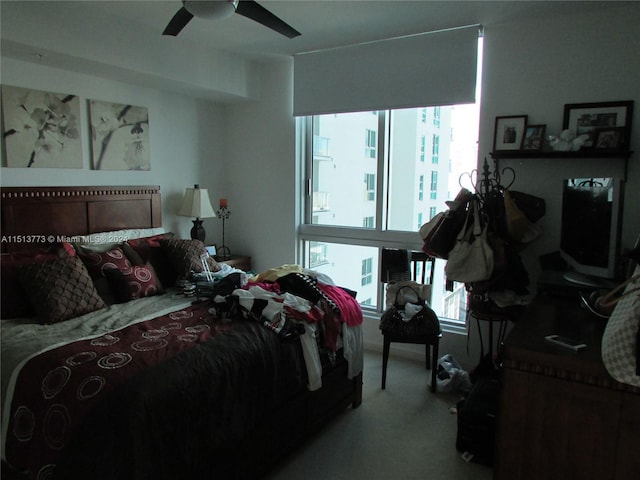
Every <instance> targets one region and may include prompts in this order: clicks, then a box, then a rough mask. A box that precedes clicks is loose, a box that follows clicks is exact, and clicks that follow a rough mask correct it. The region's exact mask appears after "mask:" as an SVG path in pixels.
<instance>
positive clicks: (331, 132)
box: [299, 105, 478, 331]
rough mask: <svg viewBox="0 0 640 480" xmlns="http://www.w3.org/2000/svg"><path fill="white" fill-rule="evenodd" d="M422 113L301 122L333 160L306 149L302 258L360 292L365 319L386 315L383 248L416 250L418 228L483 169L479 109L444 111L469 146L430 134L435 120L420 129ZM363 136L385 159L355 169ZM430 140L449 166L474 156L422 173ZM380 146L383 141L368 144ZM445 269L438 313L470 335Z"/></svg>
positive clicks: (444, 124)
mask: <svg viewBox="0 0 640 480" xmlns="http://www.w3.org/2000/svg"><path fill="white" fill-rule="evenodd" d="M422 111H423V109H422V108H418V109H399V110H387V111H378V112H377V114H376V115H375V116H374V115H371V112H368V111H367V112H355V113H340V114H330V115H316V116H312V117H306V118H305V119H303V122H302V124H303V125H304V124H306V127H305V128H304V130H303V131H305V132H307V135H308V137H307V138H308V140H307V142H311V136H312V135H316V136H317V137H319V138H323V139H326V140H325V141H323V144H325V145H330V146H331V158H330V161H328V160H327V158H325V157H317V156H314V155H313V149H312V148H309V149H308V150H307V157H306V158H307V161H306V167H305V175H304V179H305V180H304V184H305V186H306V185H308V186H310V191H308V192H307V193H306V195H305V199H306V200H305V206H304V208H303V210H304V212H305V217H304V219H303V221H302V222H301V225H300V229H299V238H300V241H301V243H300V245H301V251H302V252H303V257H302V258H301V260H300V261H301V263H302V264H303V265H304V266H307V265H309V266H311V265H313V266H314V267H313V268H314V269H316V270H318V271H320V272H322V273H325V274H327V275H329V276H330V277H331V278H332V279H333V280H334V281H335V282H336V283H337V284H339V285H341V286H344V287H346V288H350V289H352V290H355V291H357V297H356V298H357V299H358V300H359V301H360V302H361V305H362V306H363V310H364V311H365V314H366V312H367V311H371V312H372V313H373V312H375V311H380V309H381V307H382V306H383V305H384V291H383V287H382V284H381V282H379V278H378V275H379V273H378V271H379V258H380V249H381V248H382V247H396V248H409V249H414V250H419V249H420V248H421V246H422V245H421V243H420V238H419V235H418V234H417V232H418V230H419V228H420V226H421V225H422V224H423V223H424V221H427V220H429V219H431V218H433V216H435V214H436V213H437V212H439V211H442V210H444V209H446V205H445V203H444V200H445V199H447V198H453V197H454V196H455V195H456V194H457V193H458V177H459V176H460V175H461V174H462V173H463V172H469V171H471V170H472V169H474V168H476V163H477V132H478V128H477V122H478V109H477V108H476V106H475V105H456V106H447V107H441V108H440V128H445V129H450V128H452V129H456V130H457V129H460V132H457V133H456V135H455V137H454V138H455V139H456V142H465V144H464V145H462V144H460V143H458V144H455V145H454V144H453V143H452V142H449V141H448V140H447V138H448V137H442V138H441V137H440V136H439V135H437V134H436V133H435V131H430V129H433V128H434V127H433V126H431V125H430V122H427V124H426V125H425V124H423V123H422ZM300 131H302V130H300ZM363 136H364V137H365V138H367V142H368V144H367V148H369V149H370V150H367V151H368V152H371V151H375V152H378V153H380V152H384V154H377V155H375V158H370V161H366V162H361V161H354V159H357V158H359V155H358V153H359V152H360V155H361V152H362V150H361V148H362V143H361V142H362V138H363ZM425 137H426V138H427V139H431V138H438V140H437V146H436V149H437V150H436V151H437V152H438V153H439V155H442V156H443V158H446V159H449V158H451V157H452V152H454V151H455V152H461V151H464V152H466V153H467V154H466V155H456V157H455V158H456V161H455V163H453V164H451V162H449V161H447V162H439V163H438V164H435V165H434V164H429V165H425V163H423V162H421V161H420V155H419V152H420V151H421V148H422V138H425ZM373 139H375V140H376V142H377V143H375V144H373V143H371V142H372V141H373ZM416 153H418V155H416ZM360 158H361V157H360ZM450 169H451V171H450ZM427 181H429V184H428V185H427V184H426V182H427ZM449 185H451V187H449ZM450 188H455V189H456V190H455V191H450ZM427 189H428V190H427ZM425 191H426V192H429V195H426V192H425ZM319 207H322V208H319ZM444 264H445V261H438V262H437V264H436V269H437V270H436V280H435V282H436V284H437V285H441V286H442V288H435V289H434V293H433V298H432V305H433V306H434V309H435V310H436V312H437V313H438V314H439V315H440V318H441V319H442V322H443V325H448V327H447V328H449V329H450V330H451V329H454V330H457V331H464V321H465V318H464V311H465V301H466V294H465V290H464V286H463V285H457V287H456V289H455V291H454V292H449V291H446V290H445V288H444V285H445V279H444ZM365 299H366V300H365ZM367 309H369V310H367ZM461 312H462V315H461ZM445 315H446V317H445Z"/></svg>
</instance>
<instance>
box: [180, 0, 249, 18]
mask: <svg viewBox="0 0 640 480" xmlns="http://www.w3.org/2000/svg"><path fill="white" fill-rule="evenodd" d="M182 3H183V5H184V8H186V9H187V10H188V11H189V13H192V14H193V15H194V16H196V17H200V18H208V19H223V18H229V17H230V16H232V15H233V14H234V13H235V12H236V7H237V6H238V0H212V1H206V0H184V1H183V2H182Z"/></svg>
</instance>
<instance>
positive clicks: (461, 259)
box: [445, 199, 494, 283]
mask: <svg viewBox="0 0 640 480" xmlns="http://www.w3.org/2000/svg"><path fill="white" fill-rule="evenodd" d="M471 203H472V205H471V208H470V209H469V212H468V215H467V218H466V220H465V224H464V227H463V228H462V231H461V232H460V234H459V235H458V237H457V238H456V244H455V246H454V247H453V249H452V250H451V251H450V252H449V260H448V261H447V264H446V265H445V273H446V275H447V280H454V281H456V282H462V283H473V282H480V281H483V280H487V279H488V278H490V277H491V274H492V273H493V265H494V259H493V250H492V249H491V246H490V245H489V241H488V239H487V225H486V223H485V225H484V226H482V223H481V219H480V212H479V209H478V201H477V200H476V199H474V200H473V201H472V202H471Z"/></svg>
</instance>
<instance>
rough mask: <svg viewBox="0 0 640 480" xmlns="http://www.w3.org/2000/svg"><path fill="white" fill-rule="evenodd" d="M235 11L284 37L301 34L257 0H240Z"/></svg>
mask: <svg viewBox="0 0 640 480" xmlns="http://www.w3.org/2000/svg"><path fill="white" fill-rule="evenodd" d="M236 13H239V14H240V15H242V16H243V17H247V18H249V19H251V20H254V21H256V22H258V23H261V24H262V25H264V26H265V27H268V28H270V29H271V30H274V31H276V32H278V33H280V34H282V35H284V36H285V37H288V38H294V37H297V36H299V35H302V34H301V33H300V32H299V31H297V30H296V29H295V28H293V27H292V26H291V25H288V24H287V23H285V22H284V21H282V20H281V19H279V18H278V17H276V16H275V15H274V14H273V13H271V12H270V11H269V10H267V9H266V8H264V7H263V6H261V5H260V4H259V3H258V2H253V1H249V0H240V2H238V6H237V7H236Z"/></svg>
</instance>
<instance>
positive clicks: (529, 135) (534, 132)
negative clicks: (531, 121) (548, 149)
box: [522, 125, 547, 150]
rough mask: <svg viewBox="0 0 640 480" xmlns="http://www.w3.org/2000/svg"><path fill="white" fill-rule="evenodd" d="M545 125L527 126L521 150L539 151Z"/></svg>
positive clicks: (542, 142) (542, 141)
mask: <svg viewBox="0 0 640 480" xmlns="http://www.w3.org/2000/svg"><path fill="white" fill-rule="evenodd" d="M546 129H547V126H546V125H527V127H526V128H525V131H524V140H523V141H522V149H523V150H541V149H542V145H543V144H544V132H545V131H546Z"/></svg>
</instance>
